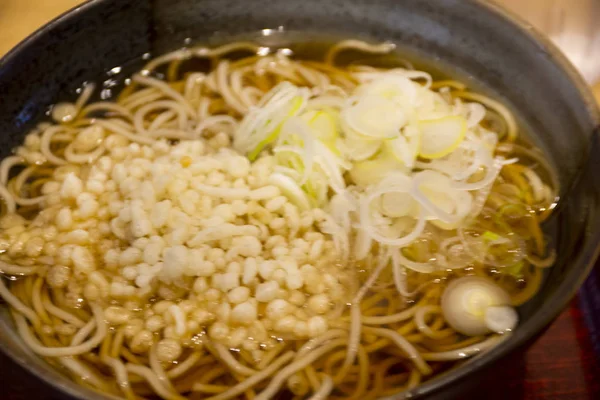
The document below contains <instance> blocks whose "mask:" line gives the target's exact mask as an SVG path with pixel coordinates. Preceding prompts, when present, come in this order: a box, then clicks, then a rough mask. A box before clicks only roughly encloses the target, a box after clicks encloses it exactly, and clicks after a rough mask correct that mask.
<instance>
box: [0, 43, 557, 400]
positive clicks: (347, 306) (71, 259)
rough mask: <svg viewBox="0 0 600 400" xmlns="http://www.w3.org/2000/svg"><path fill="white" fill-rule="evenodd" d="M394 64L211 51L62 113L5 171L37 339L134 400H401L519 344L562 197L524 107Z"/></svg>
mask: <svg viewBox="0 0 600 400" xmlns="http://www.w3.org/2000/svg"><path fill="white" fill-rule="evenodd" d="M392 50H393V46H392V45H390V44H378V45H373V44H368V43H365V42H362V41H357V40H346V41H342V42H339V43H337V44H335V45H333V46H331V47H330V48H329V50H328V52H327V54H326V55H325V58H324V61H322V62H321V61H315V60H308V59H295V58H294V57H293V55H290V54H289V53H290V52H289V51H282V50H277V49H265V48H264V47H260V46H258V45H256V44H254V43H246V42H236V43H231V44H228V45H225V46H222V47H217V48H206V47H193V48H188V49H184V50H179V51H176V52H173V53H170V54H167V55H164V56H161V57H158V58H156V59H154V60H152V61H150V62H149V63H148V64H147V65H146V67H145V68H144V69H143V70H142V71H141V72H140V73H138V74H135V75H134V76H133V77H132V78H131V83H130V84H129V85H128V86H127V87H126V88H125V89H124V90H123V91H122V93H121V94H120V96H119V97H118V99H116V101H114V102H109V101H100V102H95V103H91V104H88V100H89V98H90V96H91V95H92V93H93V91H94V87H93V85H87V86H86V87H85V88H84V89H83V91H82V93H81V95H80V97H79V99H77V101H76V102H75V103H72V104H71V103H61V104H58V105H56V106H55V107H54V108H53V110H52V118H53V120H54V122H52V123H47V122H44V123H40V124H39V125H38V127H37V128H36V129H35V130H33V131H32V132H30V133H29V134H28V135H27V137H26V138H25V142H24V144H23V145H22V146H20V147H19V148H18V149H17V150H16V151H15V153H14V155H12V156H10V157H7V158H5V159H4V160H3V161H2V163H1V165H0V196H1V197H2V199H3V200H4V202H3V203H4V204H3V212H2V217H1V219H0V227H1V233H0V237H1V239H0V251H1V254H0V270H1V271H2V273H3V275H4V278H6V279H0V294H1V296H2V298H3V299H4V300H5V301H6V302H7V303H8V304H9V305H10V310H11V313H12V315H13V317H14V320H15V322H16V326H17V329H18V332H19V334H20V335H21V336H22V338H23V340H24V342H25V343H26V344H27V345H28V346H29V347H30V348H31V350H33V351H34V352H35V353H37V354H39V355H40V356H43V357H44V358H45V359H46V360H47V361H48V362H49V363H51V364H53V365H56V366H57V367H59V368H61V369H62V370H63V371H64V372H65V373H67V374H68V375H69V376H71V377H72V378H73V379H74V380H76V381H77V382H79V383H81V384H82V385H85V386H88V387H92V388H94V389H97V390H100V391H103V392H108V393H111V394H114V395H117V396H122V397H125V398H127V399H136V398H140V397H161V398H164V399H182V398H192V399H195V398H198V399H200V398H202V399H212V400H224V399H234V398H249V399H269V398H272V397H275V396H278V395H284V396H285V397H293V398H298V399H300V398H310V399H313V400H316V399H325V398H340V399H341V398H370V399H374V398H378V397H383V396H388V395H392V394H395V393H398V392H402V391H404V390H407V389H410V388H413V387H415V386H417V385H418V384H419V383H420V382H422V381H424V380H426V379H430V378H431V377H432V376H435V375H436V374H437V373H440V372H443V371H444V370H446V369H447V368H449V367H451V366H454V365H456V364H457V362H459V361H460V360H463V359H466V358H469V357H471V356H474V355H476V354H479V353H480V352H484V351H486V350H488V349H489V348H491V347H493V346H494V345H496V344H497V343H499V342H500V341H501V340H503V338H506V337H507V336H509V335H510V332H511V331H512V330H513V329H514V328H515V327H516V325H517V319H518V317H517V313H516V311H515V308H514V307H516V306H519V305H520V304H522V303H524V302H526V301H527V300H528V299H529V298H531V297H532V296H533V295H534V294H535V293H536V291H537V289H538V287H539V285H540V282H541V277H542V270H543V269H544V268H546V267H549V266H550V265H551V264H552V263H553V260H554V253H553V251H549V250H548V249H547V244H546V240H545V238H544V235H543V233H542V230H541V228H540V224H541V223H542V222H543V221H544V220H545V219H546V218H547V217H548V216H549V215H550V213H551V211H552V208H553V204H554V199H555V196H556V193H557V191H558V188H557V184H556V182H555V181H554V178H553V175H552V173H551V171H550V169H549V166H548V165H547V163H546V162H545V161H544V158H543V156H542V155H540V153H539V152H538V151H537V150H535V149H532V148H530V147H528V146H526V145H524V144H520V143H522V142H520V141H519V139H520V137H519V131H518V127H517V124H516V123H515V120H514V118H513V116H512V114H511V113H510V111H509V110H508V109H507V108H505V107H504V106H503V105H502V104H500V103H498V102H497V101H494V100H492V99H490V98H488V97H485V96H483V95H481V94H477V93H473V92H471V91H469V90H468V89H467V88H466V86H465V85H464V84H463V83H461V82H457V81H453V80H441V81H435V80H433V79H432V77H431V75H430V74H428V73H427V72H423V71H418V70H414V69H411V68H410V67H409V66H407V67H406V68H397V67H395V68H380V67H375V66H373V65H374V64H372V65H369V59H372V58H376V57H377V55H378V54H385V53H389V52H391V51H392ZM344 52H345V53H347V54H346V55H348V54H351V53H356V54H358V56H357V57H360V60H364V61H363V62H362V63H357V62H354V63H347V64H338V63H336V60H338V59H339V58H340V56H341V55H342V54H341V53H344ZM231 54H236V55H237V57H229V56H230V55H231ZM242 54H243V55H244V56H243V57H242V56H241V55H242ZM357 59H358V58H357ZM190 60H205V61H208V62H209V63H207V64H209V65H210V68H208V69H206V70H194V69H193V68H190V67H185V64H186V63H188V64H189V65H193V64H190V63H191V61H190ZM286 393H287V394H286Z"/></svg>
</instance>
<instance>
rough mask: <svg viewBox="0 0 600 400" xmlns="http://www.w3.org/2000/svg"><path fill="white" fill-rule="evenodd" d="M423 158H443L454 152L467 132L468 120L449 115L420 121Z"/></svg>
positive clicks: (421, 154) (421, 153)
mask: <svg viewBox="0 0 600 400" xmlns="http://www.w3.org/2000/svg"><path fill="white" fill-rule="evenodd" d="M419 128H420V130H421V146H420V149H419V155H420V156H421V157H423V158H429V159H435V158H442V157H444V156H446V155H448V154H450V153H452V152H453V151H454V150H455V149H456V148H457V147H458V146H459V145H460V143H461V142H462V141H463V139H464V138H465V134H466V133H467V121H466V120H465V118H464V117H461V116H458V115H456V116H448V117H443V118H438V119H434V120H426V121H420V122H419Z"/></svg>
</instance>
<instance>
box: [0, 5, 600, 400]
mask: <svg viewBox="0 0 600 400" xmlns="http://www.w3.org/2000/svg"><path fill="white" fill-rule="evenodd" d="M108 1H114V0H86V1H85V2H84V3H82V4H80V5H78V6H75V7H73V8H71V9H69V10H67V11H65V12H64V13H62V14H60V15H59V16H57V17H55V18H54V19H52V20H51V21H50V22H48V23H46V24H44V25H42V26H41V27H39V28H38V29H37V30H35V31H34V32H33V33H31V34H30V35H29V36H27V37H26V38H25V39H23V40H22V41H21V42H19V43H18V44H17V45H16V46H15V47H13V48H12V49H11V50H10V51H8V52H7V53H6V54H5V55H4V56H3V57H2V58H0V70H1V69H2V68H3V67H4V66H5V65H7V64H10V63H11V62H13V61H16V60H18V57H19V56H20V54H21V53H22V52H23V51H25V50H26V49H27V48H28V47H29V46H30V45H31V44H33V43H35V42H36V41H37V40H38V39H39V38H40V37H43V36H44V35H46V34H47V33H48V32H49V31H51V30H53V29H54V28H55V27H57V26H60V25H61V24H63V23H66V21H68V20H70V19H72V18H74V17H76V16H77V15H79V14H81V13H85V12H88V11H89V10H92V9H94V8H96V7H102V6H103V5H104V3H106V2H108ZM463 1H468V2H470V3H471V4H473V5H474V6H476V7H479V9H480V10H479V11H480V12H487V13H489V14H490V16H491V17H496V18H499V19H502V20H504V22H506V23H509V24H512V25H513V27H514V28H516V29H517V30H518V31H519V33H520V34H521V35H522V38H523V39H528V40H529V41H531V42H533V43H535V44H536V45H538V46H539V47H540V49H541V50H542V51H543V52H545V53H547V54H548V55H549V56H550V58H551V59H552V61H553V62H554V63H555V64H556V65H557V66H558V67H559V68H560V69H561V70H562V71H563V72H564V73H565V74H566V77H567V78H568V80H569V81H570V83H571V84H573V86H574V87H575V88H576V89H577V92H578V93H579V95H580V97H581V99H582V100H583V103H584V104H585V105H586V106H587V110H586V111H587V114H588V115H589V117H590V120H592V121H594V122H595V124H596V126H600V112H599V110H598V105H597V103H596V100H595V99H594V96H593V95H592V92H591V88H590V86H589V85H588V84H587V83H586V82H585V81H584V79H583V77H582V76H581V74H580V73H579V72H578V71H577V70H576V68H575V67H574V66H573V64H572V63H571V62H570V61H569V60H568V59H567V57H566V56H565V55H564V54H563V53H562V52H561V51H560V50H559V49H558V47H557V46H556V45H555V44H554V43H552V42H551V41H550V39H549V38H548V37H546V36H545V35H544V34H543V33H541V32H539V31H538V30H537V29H536V28H535V27H533V26H532V25H531V24H530V23H529V22H526V21H525V20H524V19H522V18H521V17H520V16H518V15H516V14H515V13H513V12H512V11H509V10H507V9H505V8H503V7H502V6H500V5H499V4H495V3H493V2H489V1H487V0H463ZM599 254H600V230H598V231H596V232H593V233H591V235H590V238H589V239H588V243H587V244H586V245H585V247H584V249H583V252H582V253H581V255H580V257H579V258H578V260H577V261H576V263H575V264H572V267H571V271H569V272H568V273H567V276H566V278H565V279H564V280H563V282H562V283H561V284H560V286H559V287H558V289H557V290H556V293H555V294H554V296H553V297H551V298H550V300H549V301H547V302H546V303H544V304H543V306H542V307H541V308H540V309H539V310H537V311H536V312H535V314H534V316H533V317H531V318H530V319H529V320H528V321H527V323H525V326H524V327H522V328H521V329H518V330H517V331H516V333H515V334H514V335H513V337H511V338H510V339H509V340H506V341H503V342H502V343H501V344H499V345H498V346H496V347H494V348H493V349H491V350H490V351H488V352H486V353H485V354H482V356H481V357H476V358H474V359H473V360H472V361H471V362H469V363H468V364H466V365H464V366H461V367H459V368H456V369H453V370H451V371H449V372H447V373H444V374H442V375H440V376H438V377H436V378H434V379H432V380H431V381H427V382H425V383H422V384H421V385H419V386H418V387H416V388H415V389H412V390H410V391H408V392H404V393H401V394H399V395H396V396H391V397H390V398H398V399H400V398H411V397H421V396H427V395H432V394H434V393H437V392H439V391H442V390H444V389H445V388H447V387H449V386H450V385H451V384H453V383H457V382H459V381H463V380H464V379H466V378H467V377H468V376H469V375H470V374H471V373H472V372H473V371H474V370H478V369H484V368H486V367H489V366H491V365H493V364H494V363H495V362H496V361H498V360H500V359H501V358H503V357H505V356H507V355H508V354H510V353H512V352H513V351H515V350H516V349H518V348H520V347H522V346H523V345H525V344H526V343H527V342H528V341H530V340H531V339H534V338H535V337H536V336H537V335H539V334H540V333H542V332H543V331H544V330H545V329H547V328H548V327H549V326H550V324H551V323H552V321H554V320H555V319H556V318H557V317H558V315H559V314H560V313H561V312H562V311H563V310H564V308H565V307H566V306H567V304H568V303H569V302H570V301H571V299H572V298H573V297H574V296H575V294H576V293H577V291H578V290H579V288H580V286H581V285H582V284H583V282H584V280H585V279H586V277H587V276H588V274H589V273H590V271H591V269H592V267H593V265H594V262H595V260H596V259H597V258H598V255H599ZM525 327H526V328H527V329H526V330H525V329H523V328H525ZM0 350H1V351H2V352H3V353H4V354H6V355H8V356H9V357H10V358H11V359H12V360H13V361H15V362H16V363H17V364H19V365H20V366H21V367H23V368H24V369H26V370H27V371H28V372H30V373H32V374H33V375H35V376H36V377H38V378H40V379H41V380H42V381H44V382H45V383H47V384H49V385H50V386H52V387H54V388H56V389H58V390H59V391H62V392H63V393H66V394H68V395H70V396H72V397H73V398H78V399H83V398H85V397H82V396H85V395H87V396H89V395H91V396H92V397H94V398H96V397H97V398H98V399H100V398H102V396H104V398H107V399H110V398H113V399H116V397H114V396H112V395H108V394H105V393H99V392H96V391H92V390H90V389H87V388H85V387H83V386H80V385H78V384H75V383H73V382H63V381H62V380H54V379H53V378H54V377H53V376H52V375H53V374H50V375H49V374H48V371H47V369H46V368H44V367H42V366H41V365H38V364H30V363H29V362H28V361H27V360H26V359H25V358H23V357H22V356H21V355H19V351H18V350H15V349H13V348H11V347H10V346H7V345H6V343H4V342H1V341H0ZM98 396H100V397H98Z"/></svg>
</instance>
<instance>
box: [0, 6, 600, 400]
mask: <svg viewBox="0 0 600 400" xmlns="http://www.w3.org/2000/svg"><path fill="white" fill-rule="evenodd" d="M265 29H268V30H269V31H263V30H265ZM281 31H283V32H284V33H283V34H282V33H281ZM257 32H259V33H262V34H261V35H259V38H260V40H261V41H264V42H265V43H267V44H268V43H272V42H273V41H278V40H279V41H281V40H288V41H289V40H294V41H307V40H314V38H315V37H319V35H334V36H336V37H345V38H357V37H358V38H366V39H372V40H390V41H393V42H394V43H396V44H397V45H398V47H399V51H400V52H401V53H404V54H406V55H408V56H409V58H416V59H419V60H424V62H425V63H426V64H430V65H433V66H435V67H436V68H438V69H440V70H442V71H444V72H445V73H447V74H449V75H452V76H455V77H457V78H458V79H460V80H463V81H467V82H468V83H469V84H470V85H473V86H475V87H477V88H478V89H480V90H483V91H485V92H488V94H490V95H491V96H493V97H495V98H496V99H499V100H501V101H503V102H505V103H506V104H507V105H509V107H510V108H511V109H512V110H513V111H514V112H515V114H516V115H517V116H518V118H519V120H520V123H521V125H522V126H523V127H524V129H526V130H527V131H528V132H530V135H531V137H532V140H533V141H534V142H535V143H536V144H537V145H538V146H540V147H541V148H542V149H543V150H544V151H545V152H546V153H547V155H548V157H549V160H550V162H551V163H552V164H553V165H554V167H555V169H556V171H557V174H558V178H559V181H560V184H561V188H562V192H561V196H563V199H567V200H568V201H566V202H565V204H566V206H564V207H562V209H561V211H560V213H558V215H557V216H556V217H555V218H554V219H552V221H551V222H550V223H549V224H548V226H547V229H548V230H549V232H551V233H552V234H553V240H554V242H555V243H554V244H555V246H556V248H557V250H558V254H559V257H558V261H557V264H556V266H555V267H554V268H552V269H551V270H550V271H549V272H548V274H547V276H546V280H545V283H544V285H543V287H542V289H541V290H540V292H539V293H538V295H537V296H536V297H535V298H534V299H533V300H531V301H530V302H529V303H528V304H527V305H525V306H524V307H522V309H521V310H520V314H521V320H522V321H523V322H522V323H521V326H520V327H519V329H518V330H517V332H516V333H515V335H514V336H513V338H511V340H509V341H506V342H505V343H503V344H502V345H500V346H498V347H497V348H496V349H494V350H492V351H491V352H490V353H488V354H486V355H485V356H484V357H476V358H474V359H473V360H471V361H469V362H468V363H466V365H465V366H463V367H462V368H461V369H458V370H453V371H450V372H448V373H446V374H444V375H442V376H440V377H437V378H436V379H434V380H432V381H430V382H428V383H426V384H424V385H422V386H420V387H419V388H417V389H415V390H414V391H412V392H411V393H410V395H411V396H418V395H425V394H429V395H431V394H434V393H438V392H439V391H441V390H447V389H448V386H449V384H450V383H451V382H454V383H456V382H458V381H461V380H463V381H464V380H465V377H466V376H467V374H469V373H471V372H472V371H473V370H475V369H478V368H480V367H483V366H485V365H488V364H489V363H491V362H492V361H494V360H496V359H498V358H499V357H500V356H502V355H503V354H505V353H507V352H508V351H511V350H513V349H515V348H517V347H519V346H522V345H523V344H524V343H526V342H527V341H528V340H530V339H531V338H532V337H533V336H535V334H537V333H539V332H540V331H541V330H542V329H543V328H544V327H545V326H546V325H547V324H548V323H549V322H550V321H551V320H552V318H554V317H555V316H556V315H557V313H558V312H560V310H561V309H562V308H563V307H564V305H565V304H566V302H567V301H568V300H569V299H570V297H571V296H572V295H573V294H574V292H575V290H576V288H577V287H578V285H579V284H580V283H581V282H582V280H583V278H584V277H585V275H586V273H587V271H588V269H589V266H590V265H591V263H592V262H593V260H594V259H595V257H596V255H597V244H598V242H599V240H600V239H599V238H598V233H597V232H596V231H594V230H592V229H590V227H592V226H594V224H595V223H597V222H600V220H599V213H598V212H597V211H598V202H597V199H596V197H597V195H598V192H599V190H598V185H597V184H595V181H593V180H591V179H588V178H590V177H589V176H586V178H585V179H580V180H579V181H578V182H579V183H578V184H577V186H575V185H574V184H573V182H575V181H576V178H577V177H579V176H580V175H581V172H582V168H589V166H590V165H592V166H593V165H595V164H594V163H597V157H600V155H599V153H597V152H595V153H592V155H591V158H588V157H587V155H588V154H589V151H588V149H589V144H590V143H591V142H592V139H593V138H594V136H593V135H592V132H593V130H594V128H595V127H596V126H598V124H599V117H598V113H597V110H596V106H595V103H594V101H593V99H592V97H591V95H590V94H589V93H588V91H587V89H586V88H585V86H584V85H583V83H582V81H581V79H580V78H579V76H578V75H577V74H576V73H575V72H574V70H573V68H572V67H571V66H570V65H569V64H568V63H567V62H566V60H565V59H564V57H562V56H561V55H560V54H558V53H557V51H556V50H555V49H554V47H552V45H550V44H549V43H548V42H546V41H545V40H543V39H540V38H539V37H538V36H537V35H536V34H535V33H534V32H532V30H531V27H529V26H527V25H525V24H523V23H518V22H514V21H510V20H508V19H507V18H506V16H505V15H504V14H503V12H501V11H499V10H498V9H496V8H495V7H493V6H490V5H487V4H484V3H480V2H478V1H464V0H432V1H427V2H424V1H420V0H403V1H396V0H382V1H378V2H371V1H367V0H329V1H327V2H323V1H321V0H289V1H272V0H253V1H244V0H201V1H199V0H140V1H120V0H95V1H91V2H90V3H87V4H86V5H84V6H81V7H79V8H77V9H75V10H73V11H71V12H70V13H69V14H68V15H66V16H63V17H62V18H60V19H59V20H57V21H54V22H52V23H51V24H49V25H48V26H46V27H44V28H42V29H41V30H40V31H38V32H37V33H35V34H34V35H33V36H31V37H30V38H29V39H27V40H26V41H25V42H24V43H23V44H21V45H20V46H19V47H17V48H16V49H15V50H14V51H12V52H11V53H9V54H8V55H7V56H6V57H5V58H4V59H3V60H2V61H0V87H2V88H3V90H2V92H3V95H2V96H1V97H0V106H1V109H2V110H3V113H2V114H0V132H2V135H1V136H0V146H1V150H0V153H1V154H0V156H2V157H5V156H6V155H8V154H9V153H10V151H11V149H12V148H14V147H15V146H16V145H18V144H19V143H20V142H21V141H22V139H23V137H24V134H25V133H26V131H27V130H28V129H29V128H31V127H32V126H33V125H34V124H35V123H36V122H37V121H39V120H40V119H42V118H44V116H45V113H46V111H47V109H48V106H50V105H51V104H53V103H55V102H56V101H59V100H61V99H65V98H72V97H73V96H74V95H75V91H76V89H77V88H78V87H80V86H81V84H82V83H83V82H84V81H96V82H98V81H99V80H100V81H102V80H104V79H109V78H110V74H114V71H115V70H114V69H113V68H114V67H119V66H123V65H131V63H132V62H135V61H136V60H140V57H142V55H144V54H150V55H158V54H161V53H164V52H166V51H169V50H174V49H176V48H179V47H182V46H183V45H184V43H186V40H191V41H202V42H204V43H208V44H217V43H221V42H223V41H227V40H228V39H229V38H231V37H244V35H245V34H249V33H251V34H253V35H254V37H256V33H257ZM268 32H279V33H277V34H276V35H270V34H268ZM286 32H290V33H289V34H286ZM309 33H310V34H309ZM315 34H316V35H317V36H315ZM111 70H112V71H113V72H112V73H110V74H108V75H107V71H111ZM0 347H1V348H2V349H3V350H4V351H5V352H7V353H8V354H9V355H11V356H12V357H13V358H15V359H16V360H17V361H18V362H19V363H21V364H22V365H24V366H26V368H28V369H30V370H31V371H32V372H33V373H34V374H36V375H38V376H40V377H42V379H44V380H46V381H47V382H50V383H51V384H53V385H55V386H57V387H60V388H61V389H62V390H63V391H65V392H66V393H69V394H70V395H72V396H76V397H80V398H87V399H96V398H97V399H100V398H105V397H103V396H101V395H98V394H95V393H93V392H91V391H89V390H87V389H82V388H80V387H78V386H77V385H75V384H73V383H71V382H70V381H68V380H66V379H65V378H63V377H62V376H61V375H60V374H58V373H57V372H55V371H48V370H47V369H48V366H47V365H46V364H45V363H44V362H43V361H40V360H39V359H38V358H37V357H36V356H35V355H33V354H32V353H31V352H30V351H29V350H28V349H26V348H25V347H24V346H23V345H22V343H21V342H20V340H19V339H18V337H17V335H16V333H15V331H14V327H13V324H12V322H11V321H10V317H9V315H8V313H7V312H6V310H5V309H4V308H3V310H2V312H1V313H0ZM446 394H448V392H446Z"/></svg>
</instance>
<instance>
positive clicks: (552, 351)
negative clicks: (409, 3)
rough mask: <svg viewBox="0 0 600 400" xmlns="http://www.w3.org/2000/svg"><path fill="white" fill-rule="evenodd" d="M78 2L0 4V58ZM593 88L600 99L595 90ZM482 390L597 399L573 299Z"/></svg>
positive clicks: (42, 397)
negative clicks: (543, 330) (539, 335)
mask: <svg viewBox="0 0 600 400" xmlns="http://www.w3.org/2000/svg"><path fill="white" fill-rule="evenodd" d="M80 2H81V0H43V1H42V0H0V55H1V54H3V53H5V52H6V51H7V50H8V49H10V47H12V46H13V45H14V44H16V43H17V42H18V41H19V40H21V39H22V38H23V37H25V36H26V35H27V34H28V33H29V32H31V31H32V29H35V28H36V27H38V26H40V25H42V24H43V23H44V22H45V21H47V20H48V19H49V18H52V17H53V16H55V15H58V14H59V13H60V12H63V11H64V10H66V9H68V8H70V7H73V6H75V5H76V4H77V3H80ZM508 3H511V2H510V1H508ZM512 3H515V2H514V1H513V2H512ZM515 4H516V3H515ZM11 21H14V22H11ZM15 22H17V23H15ZM596 89H597V92H598V95H599V97H600V85H599V86H597V87H596ZM0 382H2V384H3V386H2V395H0V397H2V398H4V399H9V400H18V399H33V398H35V399H39V400H50V399H52V400H54V399H56V397H53V395H52V394H50V393H49V391H48V390H47V389H46V388H45V387H44V385H43V384H41V383H40V382H39V381H37V380H36V379H34V378H33V379H32V377H31V376H30V375H29V374H28V373H27V372H25V371H24V370H22V369H21V368H20V367H18V366H16V365H15V364H14V363H12V361H10V360H9V359H7V358H6V357H5V356H4V355H2V354H0ZM482 387H483V388H489V389H492V390H485V389H483V390H485V398H486V399H515V400H517V399H541V400H554V399H556V400H563V399H569V400H571V399H572V400H577V399H597V398H600V362H599V359H598V358H597V357H596V355H595V353H594V351H593V347H592V343H591V340H590V335H589V331H588V328H587V327H586V325H585V323H584V314H583V312H582V310H581V307H580V302H579V300H578V299H575V300H574V301H573V302H572V303H571V305H570V307H569V308H568V309H567V310H565V311H564V312H563V313H562V314H561V316H560V317H559V318H558V319H557V320H556V321H555V322H554V324H553V325H552V326H551V327H550V328H549V329H548V331H547V332H546V333H545V334H544V335H543V336H542V337H541V338H540V339H539V340H538V341H537V342H536V343H535V344H534V345H533V346H532V347H530V348H529V349H528V350H527V351H526V352H525V353H522V354H516V355H514V356H512V357H511V358H509V359H507V360H505V361H503V362H502V363H501V364H499V365H498V366H497V367H496V368H495V370H494V373H493V374H492V375H491V376H490V378H487V380H486V381H485V382H484V383H483V386H482ZM476 397H478V398H479V397H480V396H476Z"/></svg>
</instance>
